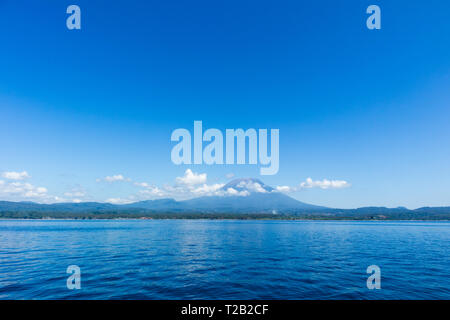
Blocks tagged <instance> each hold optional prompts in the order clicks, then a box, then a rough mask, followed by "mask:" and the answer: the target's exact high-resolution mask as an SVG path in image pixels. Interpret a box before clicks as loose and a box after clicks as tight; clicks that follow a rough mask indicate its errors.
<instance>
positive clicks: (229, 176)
mask: <svg viewBox="0 0 450 320" xmlns="http://www.w3.org/2000/svg"><path fill="white" fill-rule="evenodd" d="M225 177H227V179H231V178H233V177H234V173H228V174H227V175H226V176H225Z"/></svg>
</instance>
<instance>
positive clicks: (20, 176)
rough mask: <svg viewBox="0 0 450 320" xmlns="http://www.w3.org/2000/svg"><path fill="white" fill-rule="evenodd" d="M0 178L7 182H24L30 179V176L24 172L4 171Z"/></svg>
mask: <svg viewBox="0 0 450 320" xmlns="http://www.w3.org/2000/svg"><path fill="white" fill-rule="evenodd" d="M2 177H3V178H5V179H9V180H25V179H28V178H31V176H30V175H29V174H28V172H26V171H22V172H15V171H5V172H3V173H2Z"/></svg>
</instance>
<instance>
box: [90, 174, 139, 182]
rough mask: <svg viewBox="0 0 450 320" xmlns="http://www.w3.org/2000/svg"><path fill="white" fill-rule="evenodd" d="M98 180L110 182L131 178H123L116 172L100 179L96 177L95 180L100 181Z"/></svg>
mask: <svg viewBox="0 0 450 320" xmlns="http://www.w3.org/2000/svg"><path fill="white" fill-rule="evenodd" d="M100 181H106V182H109V183H112V182H118V181H131V179H130V178H125V177H124V176H123V175H121V174H116V175H112V176H106V177H104V178H102V179H97V182H100Z"/></svg>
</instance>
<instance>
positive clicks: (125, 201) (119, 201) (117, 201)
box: [105, 198, 133, 204]
mask: <svg viewBox="0 0 450 320" xmlns="http://www.w3.org/2000/svg"><path fill="white" fill-rule="evenodd" d="M105 202H108V203H112V204H128V203H132V202H133V200H130V199H122V198H109V199H107V200H106V201H105Z"/></svg>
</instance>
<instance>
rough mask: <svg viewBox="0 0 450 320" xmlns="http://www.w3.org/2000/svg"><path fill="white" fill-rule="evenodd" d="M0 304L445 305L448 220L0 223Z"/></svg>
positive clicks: (449, 295)
mask: <svg viewBox="0 0 450 320" xmlns="http://www.w3.org/2000/svg"><path fill="white" fill-rule="evenodd" d="M70 266H75V267H77V268H79V273H76V276H78V275H79V282H78V285H79V286H78V287H79V289H77V287H76V286H75V285H74V284H76V281H78V280H76V277H74V274H73V270H74V269H73V267H72V268H69V267H70ZM370 266H375V267H377V268H378V269H377V270H378V271H379V273H378V271H377V274H376V275H375V276H376V277H378V279H379V288H376V287H375V288H374V286H373V283H374V281H373V279H374V278H373V276H374V274H373V270H374V269H373V267H372V269H371V268H369V270H368V267H370ZM68 271H69V273H68ZM368 271H369V272H368ZM371 276H372V278H370V277H371ZM369 278H370V279H369ZM370 284H372V285H370ZM74 286H75V287H74ZM0 299H100V300H107V299H152V300H153V299H175V300H178V299H289V300H303V299H332V300H334V299H372V300H373V299H375V300H378V299H396V300H397V299H401V300H403V299H446V300H448V299H450V222H423V221H408V222H406V221H392V222H376V221H282V220H276V221H275V220H0Z"/></svg>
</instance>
